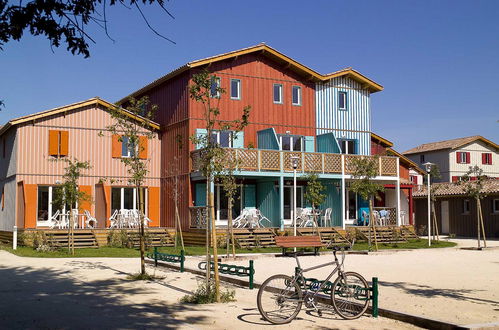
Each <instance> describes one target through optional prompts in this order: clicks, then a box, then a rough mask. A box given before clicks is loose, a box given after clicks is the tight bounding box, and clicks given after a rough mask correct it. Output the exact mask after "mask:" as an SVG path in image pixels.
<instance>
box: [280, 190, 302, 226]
mask: <svg viewBox="0 0 499 330" xmlns="http://www.w3.org/2000/svg"><path fill="white" fill-rule="evenodd" d="M302 205H303V187H301V186H297V187H296V207H302ZM283 206H284V219H286V220H291V218H292V217H291V211H293V209H294V207H293V186H284V205H283Z"/></svg>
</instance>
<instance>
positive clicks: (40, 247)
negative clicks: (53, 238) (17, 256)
mask: <svg viewBox="0 0 499 330" xmlns="http://www.w3.org/2000/svg"><path fill="white" fill-rule="evenodd" d="M18 242H19V245H21V246H26V247H30V248H33V249H35V250H36V251H39V252H48V251H53V250H54V249H55V248H54V247H53V246H52V245H51V244H50V242H49V238H48V237H47V235H45V233H44V232H42V231H24V232H22V233H21V234H20V235H19V238H18Z"/></svg>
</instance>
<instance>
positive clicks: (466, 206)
mask: <svg viewBox="0 0 499 330" xmlns="http://www.w3.org/2000/svg"><path fill="white" fill-rule="evenodd" d="M470 209H471V202H470V200H469V199H463V213H462V214H470Z"/></svg>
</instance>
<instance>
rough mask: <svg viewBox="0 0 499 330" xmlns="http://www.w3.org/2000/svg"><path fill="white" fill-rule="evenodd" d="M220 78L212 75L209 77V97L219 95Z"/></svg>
mask: <svg viewBox="0 0 499 330" xmlns="http://www.w3.org/2000/svg"><path fill="white" fill-rule="evenodd" d="M219 89H220V78H219V77H215V76H212V77H211V86H210V95H211V97H220V90H219Z"/></svg>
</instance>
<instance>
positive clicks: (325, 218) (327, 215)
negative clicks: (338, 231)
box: [321, 207, 333, 227]
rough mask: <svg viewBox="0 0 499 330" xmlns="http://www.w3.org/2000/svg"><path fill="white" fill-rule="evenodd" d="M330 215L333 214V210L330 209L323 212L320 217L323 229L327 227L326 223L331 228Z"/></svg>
mask: <svg viewBox="0 0 499 330" xmlns="http://www.w3.org/2000/svg"><path fill="white" fill-rule="evenodd" d="M331 213H333V209H332V208H330V207H328V208H327V209H325V210H324V215H322V216H321V221H322V223H323V224H324V227H327V223H328V222H329V224H330V226H331V227H332V226H333V222H332V221H331Z"/></svg>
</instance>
